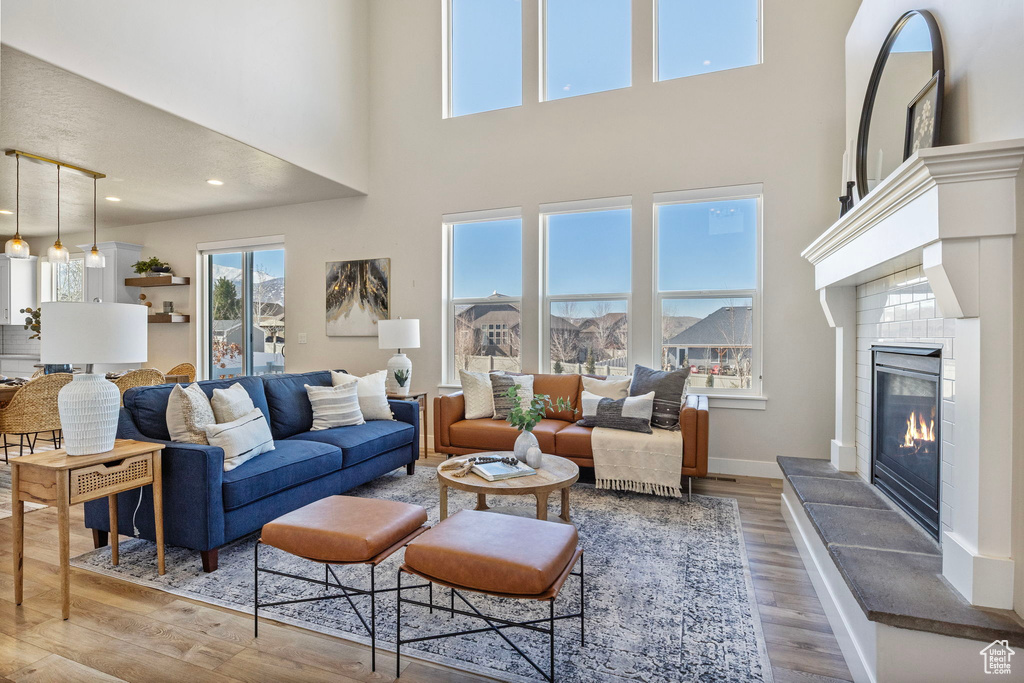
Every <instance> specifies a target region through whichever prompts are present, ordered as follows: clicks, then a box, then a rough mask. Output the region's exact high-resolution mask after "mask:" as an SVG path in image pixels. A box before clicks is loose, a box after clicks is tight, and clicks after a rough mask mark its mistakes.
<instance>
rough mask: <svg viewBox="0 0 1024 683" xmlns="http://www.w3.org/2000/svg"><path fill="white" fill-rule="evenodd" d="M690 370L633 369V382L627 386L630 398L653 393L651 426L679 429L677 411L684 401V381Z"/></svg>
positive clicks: (638, 367)
mask: <svg viewBox="0 0 1024 683" xmlns="http://www.w3.org/2000/svg"><path fill="white" fill-rule="evenodd" d="M689 377H690V368H689V367H685V368H680V369H679V370H673V371H671V372H666V371H664V370H652V369H651V368H645V367H644V366H642V365H637V366H636V367H635V368H634V369H633V381H632V382H631V383H630V385H629V395H630V396H642V395H644V394H647V393H649V392H652V391H653V392H654V415H653V416H652V417H651V425H652V426H654V427H658V428H659V429H672V430H676V429H679V411H680V410H681V409H682V407H683V401H684V400H686V380H687V379H688V378H689Z"/></svg>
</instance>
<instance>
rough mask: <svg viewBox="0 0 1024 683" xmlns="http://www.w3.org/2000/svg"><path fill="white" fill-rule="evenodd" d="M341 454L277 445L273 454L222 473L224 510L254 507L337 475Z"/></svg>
mask: <svg viewBox="0 0 1024 683" xmlns="http://www.w3.org/2000/svg"><path fill="white" fill-rule="evenodd" d="M341 467H342V454H341V450H339V449H338V448H336V447H334V446H331V445H330V444H326V443H317V442H315V441H277V442H275V444H274V450H272V451H270V452H269V453H264V454H262V455H261V456H260V457H258V458H253V459H252V460H249V461H248V462H245V463H242V464H241V465H239V466H238V467H236V468H235V469H233V470H229V471H227V472H225V473H224V479H223V482H224V483H223V485H222V491H223V496H224V509H225V510H233V509H235V508H239V507H242V506H243V505H248V504H249V503H254V502H256V501H257V500H260V499H262V498H266V497H267V496H272V495H274V494H275V493H279V492H281V491H284V490H286V489H290V488H292V487H294V486H298V485H300V484H305V483H306V482H309V481H312V480H314V479H318V478H320V477H323V476H326V475H328V474H330V473H332V472H337V471H338V470H340V469H341Z"/></svg>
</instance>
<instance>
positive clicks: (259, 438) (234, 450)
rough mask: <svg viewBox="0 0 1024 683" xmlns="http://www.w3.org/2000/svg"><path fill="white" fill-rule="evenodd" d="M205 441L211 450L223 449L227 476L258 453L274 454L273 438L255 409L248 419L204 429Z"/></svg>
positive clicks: (245, 417)
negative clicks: (214, 448) (208, 443)
mask: <svg viewBox="0 0 1024 683" xmlns="http://www.w3.org/2000/svg"><path fill="white" fill-rule="evenodd" d="M206 438H207V439H208V440H209V442H210V445H211V446H219V447H220V448H222V449H224V471H225V472H228V471H230V470H233V469H235V468H236V467H238V466H239V465H241V464H242V463H243V462H245V461H246V460H251V459H252V458H255V457H256V456H257V455H259V454H260V453H266V452H267V451H272V450H274V437H272V436H271V435H270V425H268V424H267V418H266V416H264V415H263V412H262V411H261V410H259V409H258V408H253V409H252V410H251V411H250V412H249V413H248V414H247V415H243V416H242V417H240V418H238V419H237V420H232V421H231V422H225V423H224V424H211V425H207V427H206Z"/></svg>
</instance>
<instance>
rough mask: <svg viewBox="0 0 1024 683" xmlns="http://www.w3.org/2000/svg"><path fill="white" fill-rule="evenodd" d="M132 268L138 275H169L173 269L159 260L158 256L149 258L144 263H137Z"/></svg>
mask: <svg viewBox="0 0 1024 683" xmlns="http://www.w3.org/2000/svg"><path fill="white" fill-rule="evenodd" d="M132 268H133V269H134V270H135V272H136V273H137V274H138V275H147V276H155V275H169V274H170V272H171V267H170V266H169V265H167V264H166V263H164V262H163V261H161V260H160V259H158V258H157V257H156V256H153V257H151V258H148V259H146V260H144V261H136V262H135V263H134V264H133V265H132Z"/></svg>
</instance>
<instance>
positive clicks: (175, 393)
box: [166, 384, 215, 444]
mask: <svg viewBox="0 0 1024 683" xmlns="http://www.w3.org/2000/svg"><path fill="white" fill-rule="evenodd" d="M166 415H167V433H168V434H170V436H171V441H176V442H178V443H198V444H207V443H209V442H208V441H207V440H206V432H205V431H204V430H205V427H206V425H208V424H212V423H213V422H215V420H214V417H213V408H212V407H211V406H210V399H208V398H206V394H204V393H203V390H202V389H200V388H199V385H198V384H190V385H188V386H187V387H183V386H181V385H180V384H176V385H174V388H173V389H171V395H170V396H169V397H168V398H167V413H166Z"/></svg>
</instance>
